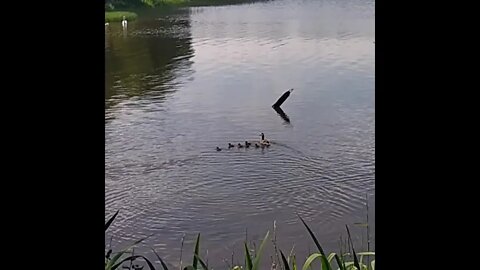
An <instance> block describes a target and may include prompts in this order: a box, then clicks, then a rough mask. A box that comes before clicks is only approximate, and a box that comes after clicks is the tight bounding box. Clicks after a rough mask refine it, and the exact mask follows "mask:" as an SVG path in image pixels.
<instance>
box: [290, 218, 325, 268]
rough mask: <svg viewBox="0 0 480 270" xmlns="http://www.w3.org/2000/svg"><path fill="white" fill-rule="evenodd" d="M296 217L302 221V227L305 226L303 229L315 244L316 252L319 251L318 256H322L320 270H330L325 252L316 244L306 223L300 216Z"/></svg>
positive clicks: (313, 235) (315, 239) (316, 241)
mask: <svg viewBox="0 0 480 270" xmlns="http://www.w3.org/2000/svg"><path fill="white" fill-rule="evenodd" d="M298 217H299V218H300V220H301V221H302V223H303V225H305V227H306V228H307V230H308V233H309V234H310V236H311V237H312V239H313V242H315V245H316V246H317V248H318V251H320V254H322V257H321V261H322V270H331V269H332V268H331V266H330V263H328V261H327V255H325V252H324V251H323V249H322V247H321V246H320V243H319V242H318V240H317V238H316V237H315V234H314V233H313V232H312V230H310V227H308V225H307V223H305V221H304V220H303V218H302V217H301V216H300V215H298Z"/></svg>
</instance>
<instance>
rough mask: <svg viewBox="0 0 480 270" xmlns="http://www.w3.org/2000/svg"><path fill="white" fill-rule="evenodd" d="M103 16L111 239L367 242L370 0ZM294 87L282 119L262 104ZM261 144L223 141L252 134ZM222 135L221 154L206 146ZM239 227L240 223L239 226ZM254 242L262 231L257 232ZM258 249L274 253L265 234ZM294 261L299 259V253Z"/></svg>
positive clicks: (334, 247)
mask: <svg viewBox="0 0 480 270" xmlns="http://www.w3.org/2000/svg"><path fill="white" fill-rule="evenodd" d="M139 15H140V16H139V18H138V20H137V21H133V22H129V25H128V28H127V29H126V30H123V29H122V28H121V26H120V22H118V23H111V24H110V26H108V27H106V28H105V59H106V70H105V78H106V88H105V111H106V117H105V207H106V213H105V216H106V218H107V216H110V215H111V214H112V213H114V212H115V211H116V210H120V214H119V216H118V217H117V219H116V221H115V223H114V224H113V225H112V227H111V229H110V230H109V232H108V233H107V234H106V236H105V243H106V244H107V245H108V244H109V243H110V237H111V236H112V235H113V240H112V246H113V248H114V250H118V249H120V248H123V247H127V246H128V245H129V244H130V243H131V242H134V241H135V240H137V239H139V238H142V237H146V236H150V237H149V238H148V239H147V240H145V241H144V242H143V244H141V245H140V246H139V248H137V251H138V252H142V253H144V254H147V255H148V257H150V258H152V259H154V257H152V256H151V253H150V251H149V248H150V247H154V248H155V249H156V250H157V252H158V253H159V254H160V255H161V256H162V258H164V259H165V260H167V261H169V263H170V264H172V265H177V264H178V261H179V257H180V246H181V239H182V236H183V235H184V233H185V246H184V251H183V261H184V262H185V261H187V262H191V259H192V250H193V247H192V245H193V242H194V238H195V235H196V233H199V232H200V233H201V238H202V242H201V250H202V257H206V256H207V255H206V250H207V249H208V260H209V264H210V265H211V266H213V267H214V268H215V269H222V268H226V265H227V264H226V262H224V261H223V260H224V259H226V260H227V261H228V262H229V263H230V262H231V258H232V251H233V252H234V262H238V263H243V249H242V245H243V241H245V238H246V237H247V238H248V241H249V242H250V241H255V242H257V243H258V240H259V239H260V238H262V237H263V236H264V235H265V233H266V231H267V230H270V231H272V230H273V221H274V220H276V225H277V228H276V233H277V242H278V245H279V247H280V248H281V249H282V250H284V252H290V249H291V248H292V246H293V245H294V244H295V251H296V253H297V258H299V261H301V263H302V264H303V261H304V260H303V261H302V260H301V259H303V256H305V255H306V253H307V252H308V251H313V250H314V245H313V242H312V241H311V239H310V238H309V236H308V234H307V232H306V230H305V228H304V227H303V225H302V224H301V222H300V221H299V219H298V217H297V214H299V215H300V216H302V217H303V218H304V219H305V220H306V221H307V222H308V223H309V224H310V226H311V228H312V229H313V230H314V232H315V233H316V235H317V237H318V238H319V240H320V242H321V244H322V245H323V246H324V249H326V250H327V251H328V252H338V249H339V237H340V236H341V235H342V237H345V235H346V233H345V224H347V225H349V226H350V227H351V230H352V234H353V237H354V241H355V244H356V247H357V249H356V250H357V251H358V250H366V233H365V228H362V227H359V226H355V225H354V223H357V222H365V219H366V207H365V196H366V194H367V193H368V196H369V223H370V226H371V227H370V229H371V232H370V238H371V246H370V249H374V248H375V196H374V193H375V44H374V41H375V2H374V1H370V0H358V1H353V0H344V1H341V0H336V1H334V0H331V1H330V0H303V1H297V0H295V1H293V0H276V1H268V2H257V3H253V4H243V5H231V6H221V7H200V8H186V9H180V10H170V11H159V10H146V11H141V12H139ZM290 88H294V89H295V90H294V91H293V93H292V94H291V96H290V97H289V98H288V99H287V101H286V102H285V103H284V104H283V105H282V108H283V111H284V112H283V113H284V115H283V117H282V115H281V114H279V113H277V112H276V111H275V110H273V109H272V107H271V105H272V104H273V103H274V102H275V101H276V100H277V98H278V97H280V95H281V94H282V93H284V92H285V91H287V90H288V89H290ZM261 132H263V133H265V136H266V138H267V139H269V140H270V141H271V142H272V145H271V146H270V147H269V148H265V149H256V148H254V147H253V148H252V147H250V148H248V149H245V148H242V149H238V148H232V149H228V148H227V147H226V146H227V143H229V142H230V143H235V144H237V143H239V142H244V141H245V140H249V141H251V140H259V139H260V136H259V134H260V133H261ZM217 146H219V147H221V148H223V150H222V151H219V152H217V151H216V149H215V148H216V147H217ZM246 231H247V235H246ZM257 246H258V244H257ZM266 252H267V253H266V255H265V257H264V259H263V262H264V263H265V265H266V266H267V265H268V264H269V263H270V261H271V259H270V254H272V251H271V244H269V247H268V249H267V250H266ZM299 264H300V263H299Z"/></svg>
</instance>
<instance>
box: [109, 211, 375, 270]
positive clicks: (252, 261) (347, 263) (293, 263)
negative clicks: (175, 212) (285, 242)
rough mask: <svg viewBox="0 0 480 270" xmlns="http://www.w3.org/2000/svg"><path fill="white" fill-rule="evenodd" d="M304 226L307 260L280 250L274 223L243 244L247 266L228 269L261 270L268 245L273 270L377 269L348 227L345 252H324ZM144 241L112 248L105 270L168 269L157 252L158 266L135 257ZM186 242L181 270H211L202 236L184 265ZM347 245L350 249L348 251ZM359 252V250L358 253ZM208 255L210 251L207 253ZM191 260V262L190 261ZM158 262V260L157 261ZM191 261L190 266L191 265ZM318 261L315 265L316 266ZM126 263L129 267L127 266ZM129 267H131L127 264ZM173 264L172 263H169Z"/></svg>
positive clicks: (143, 257) (369, 253)
mask: <svg viewBox="0 0 480 270" xmlns="http://www.w3.org/2000/svg"><path fill="white" fill-rule="evenodd" d="M117 214H118V211H117V213H115V215H113V216H112V217H111V218H110V219H109V220H108V221H107V223H106V224H105V232H106V231H107V229H108V227H109V226H110V225H111V224H112V222H113V220H114V219H115V217H116V216H117ZM299 219H300V220H301V222H302V223H303V225H304V226H305V228H306V230H307V231H308V234H309V235H310V237H311V238H312V240H313V242H314V244H315V247H316V249H317V251H316V252H313V253H311V254H309V255H308V256H307V257H306V258H305V259H304V260H303V259H301V258H296V256H295V252H294V249H293V248H292V250H291V251H290V252H288V250H281V249H279V248H278V246H277V242H276V240H277V236H276V225H275V222H274V225H273V235H272V236H270V233H269V231H267V233H266V235H265V237H264V238H263V241H262V242H261V243H260V245H259V246H256V245H255V244H254V245H253V247H252V246H249V245H248V243H247V241H245V242H244V252H243V253H244V257H245V259H244V265H234V264H233V259H232V263H231V264H228V268H227V269H231V270H260V269H261V267H260V261H261V260H262V261H263V260H267V259H268V258H265V257H266V256H265V255H263V253H262V252H263V250H264V248H265V245H267V243H268V242H271V243H272V244H273V250H274V254H273V256H272V258H271V259H272V261H271V264H272V267H271V269H281V270H290V269H292V270H298V269H300V267H302V268H301V269H302V270H307V269H310V270H316V269H319V270H320V269H321V270H334V269H338V270H355V269H356V270H375V259H374V257H375V252H370V251H367V252H356V251H355V248H354V246H353V242H352V239H351V237H350V231H349V229H348V226H346V230H347V233H348V245H345V247H346V249H345V250H343V251H342V247H341V248H340V249H341V250H340V252H339V253H333V252H332V253H329V254H327V253H325V251H324V250H323V248H322V247H321V245H320V243H319V241H318V239H317V238H316V236H315V234H314V232H313V231H312V230H311V229H310V227H309V226H308V225H307V223H305V221H304V220H303V219H302V218H301V217H299ZM143 240H144V239H141V240H138V241H136V242H135V243H133V244H132V245H131V246H130V247H129V248H126V249H124V250H122V251H120V252H115V253H113V252H112V250H111V249H110V248H109V249H108V251H107V253H106V255H105V270H115V269H124V268H126V269H129V270H137V269H143V268H144V267H143V266H139V265H138V262H140V261H143V262H145V263H146V266H148V269H153V270H155V269H163V270H168V269H169V268H168V266H167V264H166V263H165V261H164V260H163V259H162V258H161V256H159V254H158V253H157V252H156V251H155V250H154V249H152V251H153V252H154V254H155V256H156V259H158V260H157V261H158V265H155V264H154V263H152V261H151V260H149V259H148V258H147V257H145V256H143V255H141V254H135V253H134V251H133V250H132V248H133V247H134V246H135V245H137V244H139V243H140V242H142V241H143ZM183 240H184V239H182V250H181V252H180V267H179V269H183V270H197V269H201V270H209V269H211V267H209V265H208V260H205V257H204V256H202V253H201V252H200V234H198V235H197V238H196V243H195V248H194V250H193V254H189V255H187V263H185V265H183V264H182V253H183ZM347 246H348V248H347ZM357 251H358V250H357ZM207 255H208V252H207ZM190 260H191V261H190ZM154 262H155V261H154ZM189 262H191V264H190V263H189ZM314 262H315V264H313V263H314ZM297 263H298V264H297ZM124 264H126V265H124ZM128 264H129V265H130V267H128V266H127V265H128ZM170 265H171V264H170ZM174 268H175V269H177V267H172V266H171V267H170V269H174Z"/></svg>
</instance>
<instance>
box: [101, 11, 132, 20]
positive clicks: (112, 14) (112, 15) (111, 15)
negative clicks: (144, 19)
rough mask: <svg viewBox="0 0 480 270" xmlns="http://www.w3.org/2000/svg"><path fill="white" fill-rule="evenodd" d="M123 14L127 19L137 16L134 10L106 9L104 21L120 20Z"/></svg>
mask: <svg viewBox="0 0 480 270" xmlns="http://www.w3.org/2000/svg"><path fill="white" fill-rule="evenodd" d="M123 16H125V18H126V19H127V21H133V20H135V19H137V17H138V16H137V14H136V13H135V12H130V11H106V12H105V22H120V21H122V19H123Z"/></svg>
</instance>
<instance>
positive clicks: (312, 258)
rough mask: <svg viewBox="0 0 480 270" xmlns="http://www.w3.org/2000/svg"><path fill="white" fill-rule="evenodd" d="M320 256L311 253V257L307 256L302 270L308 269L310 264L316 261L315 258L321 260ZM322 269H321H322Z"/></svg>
mask: <svg viewBox="0 0 480 270" xmlns="http://www.w3.org/2000/svg"><path fill="white" fill-rule="evenodd" d="M322 257H323V256H322V254H320V253H313V254H312V255H310V256H308V258H307V260H306V261H305V263H304V264H303V267H302V270H307V269H308V268H309V267H310V264H312V262H313V261H314V260H315V259H316V258H322ZM322 269H323V268H322Z"/></svg>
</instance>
